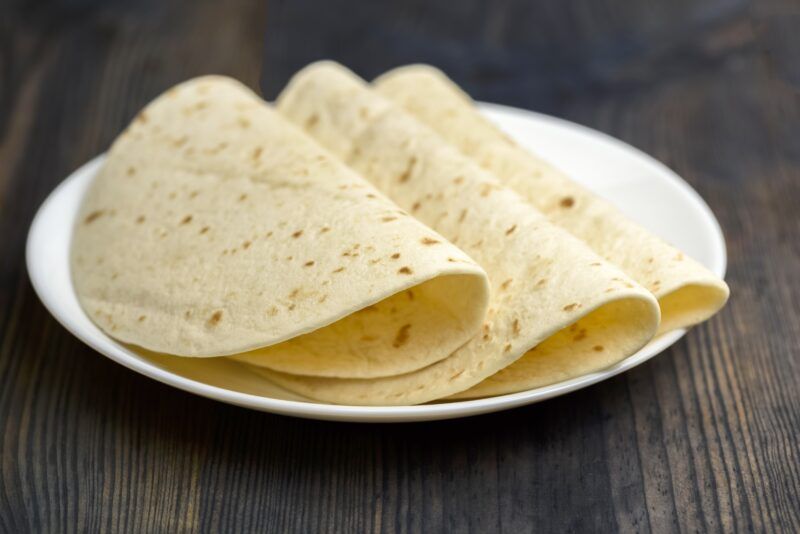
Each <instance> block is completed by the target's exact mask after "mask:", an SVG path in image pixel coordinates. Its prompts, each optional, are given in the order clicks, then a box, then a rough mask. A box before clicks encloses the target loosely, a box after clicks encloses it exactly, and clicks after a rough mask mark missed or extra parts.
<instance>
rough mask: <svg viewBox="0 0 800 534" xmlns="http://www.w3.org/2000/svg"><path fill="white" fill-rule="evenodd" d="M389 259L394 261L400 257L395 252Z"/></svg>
mask: <svg viewBox="0 0 800 534" xmlns="http://www.w3.org/2000/svg"><path fill="white" fill-rule="evenodd" d="M390 257H391V258H392V259H393V260H396V259H397V258H399V257H400V253H399V252H395V253H394V254H392V255H391V256H390Z"/></svg>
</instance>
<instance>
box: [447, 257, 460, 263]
mask: <svg viewBox="0 0 800 534" xmlns="http://www.w3.org/2000/svg"><path fill="white" fill-rule="evenodd" d="M447 261H449V262H450V263H456V262H457V261H458V260H457V259H455V258H447Z"/></svg>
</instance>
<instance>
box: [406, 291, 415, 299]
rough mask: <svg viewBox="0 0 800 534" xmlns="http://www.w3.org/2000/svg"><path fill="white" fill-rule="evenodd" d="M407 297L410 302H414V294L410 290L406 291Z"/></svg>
mask: <svg viewBox="0 0 800 534" xmlns="http://www.w3.org/2000/svg"><path fill="white" fill-rule="evenodd" d="M406 296H407V297H408V300H414V292H413V291H411V290H410V289H409V290H407V291H406Z"/></svg>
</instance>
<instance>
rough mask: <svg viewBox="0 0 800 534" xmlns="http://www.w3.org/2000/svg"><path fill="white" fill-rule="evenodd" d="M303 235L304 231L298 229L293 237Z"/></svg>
mask: <svg viewBox="0 0 800 534" xmlns="http://www.w3.org/2000/svg"><path fill="white" fill-rule="evenodd" d="M301 235H303V231H302V230H298V231H296V232H295V233H293V234H292V237H293V238H295V239H297V238H298V237H300V236H301Z"/></svg>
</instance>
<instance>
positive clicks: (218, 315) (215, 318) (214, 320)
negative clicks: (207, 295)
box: [206, 310, 222, 326]
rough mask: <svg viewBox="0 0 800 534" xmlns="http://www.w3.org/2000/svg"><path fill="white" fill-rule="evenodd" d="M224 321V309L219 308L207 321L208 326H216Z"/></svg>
mask: <svg viewBox="0 0 800 534" xmlns="http://www.w3.org/2000/svg"><path fill="white" fill-rule="evenodd" d="M220 321H222V310H217V311H215V312H214V313H212V314H211V317H209V318H208V321H206V326H216V325H218V324H219V322H220Z"/></svg>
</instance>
